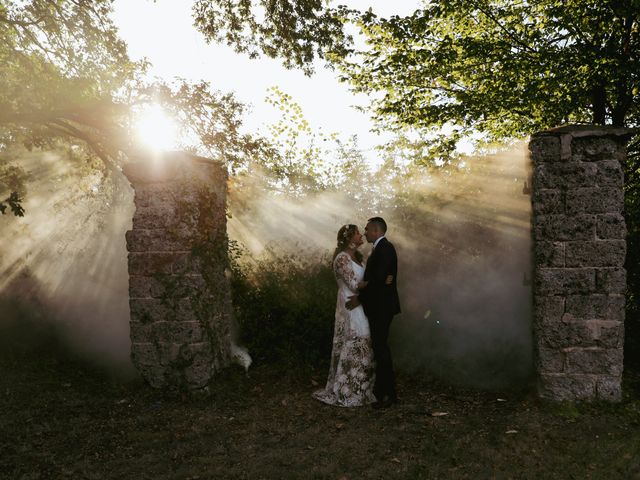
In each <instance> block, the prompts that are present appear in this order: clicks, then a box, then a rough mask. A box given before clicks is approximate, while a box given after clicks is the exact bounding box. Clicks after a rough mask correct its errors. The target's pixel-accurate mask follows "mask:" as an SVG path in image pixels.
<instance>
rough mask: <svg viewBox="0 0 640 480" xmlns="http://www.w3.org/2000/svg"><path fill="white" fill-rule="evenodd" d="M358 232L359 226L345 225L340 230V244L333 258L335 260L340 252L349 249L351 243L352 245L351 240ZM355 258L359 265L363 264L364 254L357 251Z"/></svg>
mask: <svg viewBox="0 0 640 480" xmlns="http://www.w3.org/2000/svg"><path fill="white" fill-rule="evenodd" d="M356 230H358V226H357V225H353V224H351V223H350V224H348V225H343V226H342V227H340V230H338V244H337V245H336V250H335V251H334V252H333V258H334V259H335V258H336V257H337V256H338V254H339V253H340V252H343V251H345V250H346V249H347V248H348V247H349V243H351V239H352V238H353V234H354V233H356ZM355 257H356V260H357V261H358V263H361V262H362V258H363V256H362V253H361V252H360V251H359V250H356V252H355Z"/></svg>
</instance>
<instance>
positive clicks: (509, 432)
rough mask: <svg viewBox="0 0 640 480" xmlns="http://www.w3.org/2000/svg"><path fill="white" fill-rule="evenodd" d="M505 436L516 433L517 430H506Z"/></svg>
mask: <svg viewBox="0 0 640 480" xmlns="http://www.w3.org/2000/svg"><path fill="white" fill-rule="evenodd" d="M504 433H506V434H507V435H511V434H512V433H518V430H507V431H506V432H504Z"/></svg>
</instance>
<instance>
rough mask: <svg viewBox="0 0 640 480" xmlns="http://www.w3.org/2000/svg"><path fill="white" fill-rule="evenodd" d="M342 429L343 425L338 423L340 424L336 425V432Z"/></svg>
mask: <svg viewBox="0 0 640 480" xmlns="http://www.w3.org/2000/svg"><path fill="white" fill-rule="evenodd" d="M342 427H344V423H340V422H338V423H336V428H337V429H338V430H340V429H341V428H342Z"/></svg>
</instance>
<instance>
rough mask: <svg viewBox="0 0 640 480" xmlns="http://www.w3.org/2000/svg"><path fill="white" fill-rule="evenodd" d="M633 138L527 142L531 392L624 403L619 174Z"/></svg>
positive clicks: (552, 135) (587, 131) (599, 131)
mask: <svg viewBox="0 0 640 480" xmlns="http://www.w3.org/2000/svg"><path fill="white" fill-rule="evenodd" d="M630 133H631V131H630V130H627V129H622V128H610V127H594V126H566V127H561V128H557V129H552V130H547V131H544V132H541V133H538V134H536V135H534V136H533V137H532V138H531V142H530V144H529V150H530V152H531V160H532V162H533V180H532V187H533V192H532V204H533V218H532V222H533V241H534V244H533V249H534V252H533V253H534V254H533V261H534V265H533V267H534V286H533V303H534V314H533V326H534V339H535V342H534V344H535V348H536V360H537V362H536V366H537V374H538V393H539V395H540V396H542V397H545V398H550V399H554V400H594V399H602V400H609V401H618V400H620V398H621V376H622V365H623V363H622V358H623V357H622V355H623V337H624V314H625V287H626V272H625V269H624V268H623V265H624V261H625V255H626V241H625V237H626V226H625V222H624V217H623V215H622V212H623V204H624V193H623V178H624V177H623V170H622V165H621V162H622V161H624V160H625V158H626V142H627V140H628V138H629V135H630Z"/></svg>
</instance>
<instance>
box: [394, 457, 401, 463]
mask: <svg viewBox="0 0 640 480" xmlns="http://www.w3.org/2000/svg"><path fill="white" fill-rule="evenodd" d="M391 461H392V462H394V463H402V462H400V459H399V458H397V457H393V458H392V459H391Z"/></svg>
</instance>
